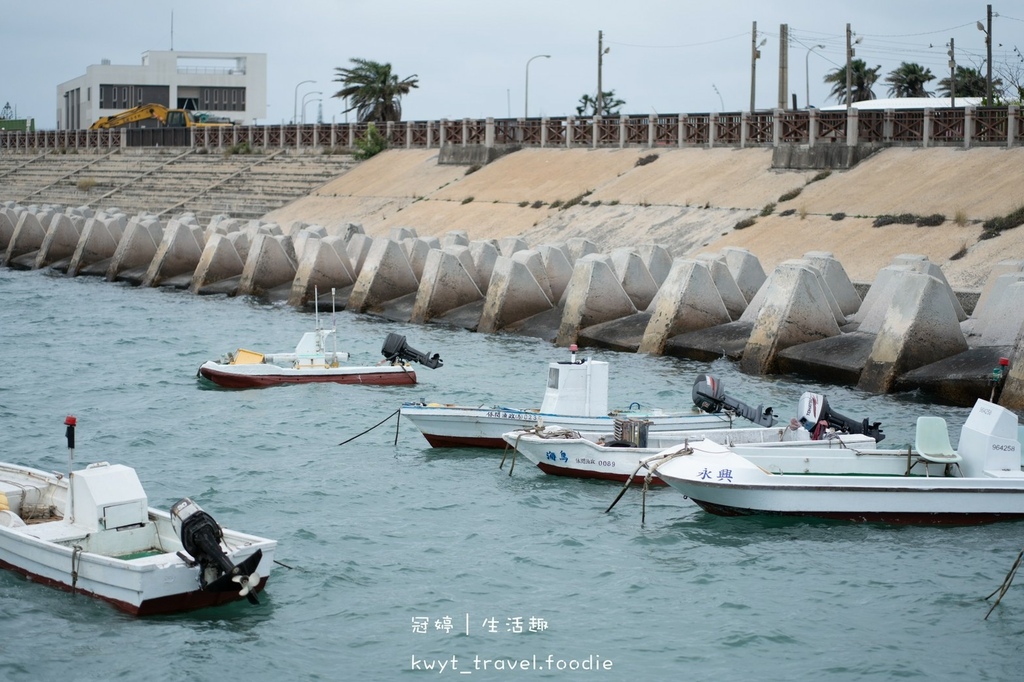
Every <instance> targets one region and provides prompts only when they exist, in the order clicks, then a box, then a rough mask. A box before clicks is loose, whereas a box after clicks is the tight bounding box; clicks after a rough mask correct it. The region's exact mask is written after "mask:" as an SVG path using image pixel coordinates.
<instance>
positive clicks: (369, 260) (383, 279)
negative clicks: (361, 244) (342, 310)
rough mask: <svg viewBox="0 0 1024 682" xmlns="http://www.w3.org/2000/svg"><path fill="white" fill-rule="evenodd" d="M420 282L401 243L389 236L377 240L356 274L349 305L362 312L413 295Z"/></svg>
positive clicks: (353, 309) (349, 307)
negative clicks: (388, 237)
mask: <svg viewBox="0 0 1024 682" xmlns="http://www.w3.org/2000/svg"><path fill="white" fill-rule="evenodd" d="M419 285H420V283H419V281H418V280H417V279H416V273H415V272H413V269H412V266H411V265H410V264H409V259H408V258H407V257H406V255H405V251H404V250H403V249H402V245H401V244H399V243H398V242H394V241H391V240H390V239H376V240H374V242H373V245H372V246H371V247H370V251H369V253H367V254H366V260H365V261H364V263H363V267H362V269H361V270H360V272H359V274H358V275H357V276H356V283H355V285H354V286H353V287H352V293H351V294H350V295H349V298H348V305H347V306H346V307H347V308H348V309H349V310H351V311H352V312H356V313H363V312H366V311H367V310H372V309H374V308H377V307H379V306H381V305H382V304H384V303H385V302H387V301H391V300H394V299H396V298H399V297H401V296H405V295H406V294H411V293H413V292H415V291H416V290H417V289H418V288H419Z"/></svg>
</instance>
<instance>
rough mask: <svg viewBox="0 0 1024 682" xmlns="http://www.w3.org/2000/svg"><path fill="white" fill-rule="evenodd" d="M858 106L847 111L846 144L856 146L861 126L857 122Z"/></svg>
mask: <svg viewBox="0 0 1024 682" xmlns="http://www.w3.org/2000/svg"><path fill="white" fill-rule="evenodd" d="M857 121H858V118H857V107H850V110H849V111H848V112H846V146H847V147H856V146H857V133H858V132H859V130H858V128H859V127H860V126H859V124H858V123H857Z"/></svg>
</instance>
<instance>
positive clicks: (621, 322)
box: [577, 310, 651, 353]
mask: <svg viewBox="0 0 1024 682" xmlns="http://www.w3.org/2000/svg"><path fill="white" fill-rule="evenodd" d="M650 321H651V313H650V312H648V311H646V310H645V311H641V312H638V313H634V314H632V315H626V316H625V317H620V318H618V319H616V320H608V321H607V322H601V323H600V324H595V325H591V326H589V327H585V328H584V329H581V330H580V333H579V336H578V340H577V343H579V345H580V346H588V347H597V348H608V349H610V350H617V351H622V352H624V353H636V352H637V351H638V350H639V348H640V344H641V342H642V341H643V338H644V332H645V331H646V329H647V325H648V324H649V323H650Z"/></svg>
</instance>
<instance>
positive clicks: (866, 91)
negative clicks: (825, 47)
mask: <svg viewBox="0 0 1024 682" xmlns="http://www.w3.org/2000/svg"><path fill="white" fill-rule="evenodd" d="M850 66H851V68H850V72H851V74H852V76H853V78H852V80H851V88H852V90H853V92H852V93H850V94H851V95H852V97H850V98H848V97H847V92H846V66H845V65H844V66H840V67H838V68H837V69H835V70H834V71H832V72H831V73H829V74H827V75H826V76H825V82H826V83H831V84H832V92H830V93H829V97H834V98H835V100H836V101H837V102H839V103H840V104H847V103H850V102H864V101H867V100H869V99H875V93H874V91H872V88H873V87H875V83H876V82H878V70H879V69H881V68H882V65H881V64H879V65H878V66H876V67H875V68H873V69H869V68H868V65H867V64H865V63H864V60H863V59H854V60H853V61H852V62H850Z"/></svg>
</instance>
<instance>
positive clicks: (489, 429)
mask: <svg viewBox="0 0 1024 682" xmlns="http://www.w3.org/2000/svg"><path fill="white" fill-rule="evenodd" d="M401 416H402V418H403V419H408V420H409V421H411V422H412V423H413V425H414V426H416V428H418V429H419V430H420V432H421V433H422V434H423V437H424V438H426V439H427V442H428V443H430V445H431V447H435V448H439V447H440V448H460V447H477V448H499V449H500V448H504V447H505V440H504V439H503V438H502V436H503V434H505V433H507V432H509V431H513V430H516V429H528V428H531V427H533V426H535V425H536V424H537V423H538V422H542V423H543V424H544V425H545V426H554V425H557V426H560V427H563V428H567V429H573V430H577V431H607V432H611V431H613V430H614V428H615V419H616V417H618V418H620V419H625V418H630V417H634V418H643V419H647V420H649V421H650V425H649V427H648V429H649V431H679V430H686V429H718V428H724V427H728V426H729V425H730V424H731V423H732V422H733V421H734V420H731V419H730V418H729V417H728V416H727V415H720V414H661V415H658V414H653V415H651V414H647V415H644V414H639V413H625V412H623V413H615V414H613V415H602V416H595V417H586V416H582V415H564V414H546V413H542V412H536V411H532V410H519V409H514V408H507V407H459V406H452V405H413V404H406V405H403V406H402V410H401Z"/></svg>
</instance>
